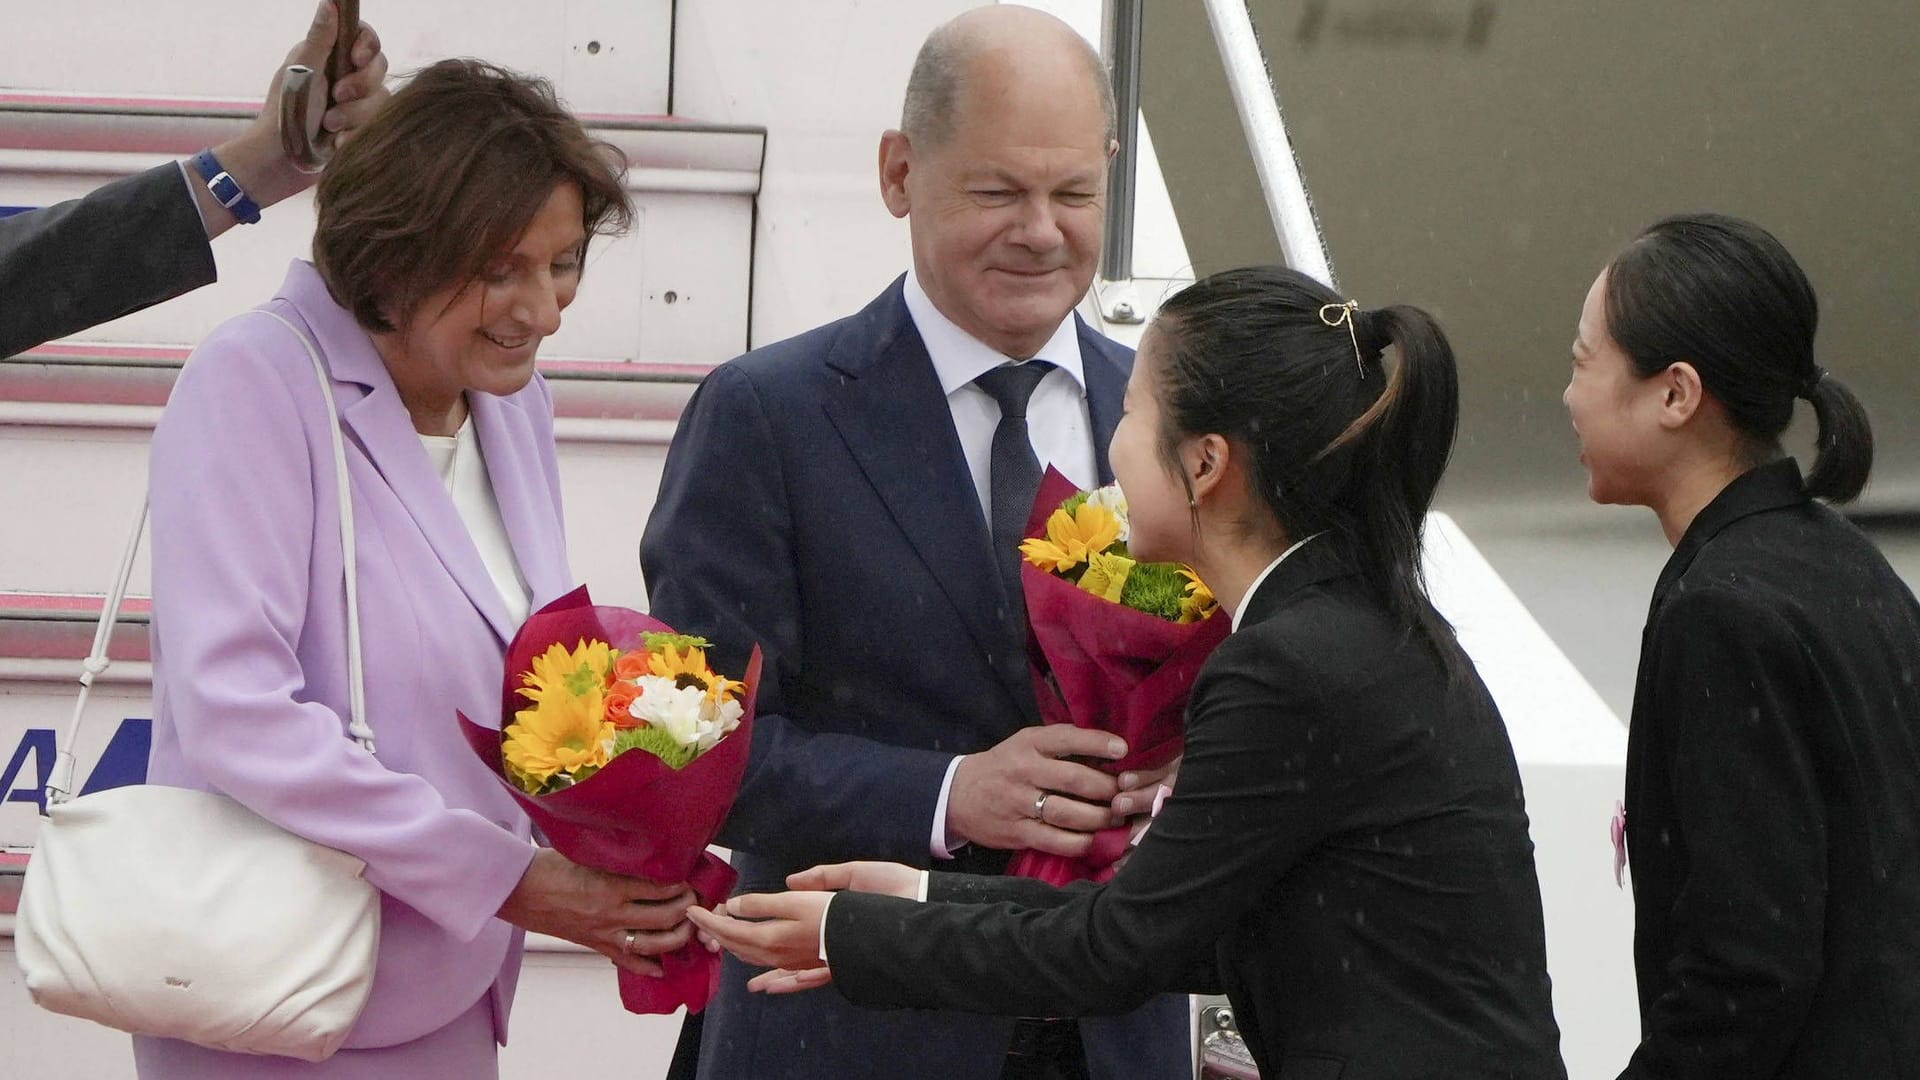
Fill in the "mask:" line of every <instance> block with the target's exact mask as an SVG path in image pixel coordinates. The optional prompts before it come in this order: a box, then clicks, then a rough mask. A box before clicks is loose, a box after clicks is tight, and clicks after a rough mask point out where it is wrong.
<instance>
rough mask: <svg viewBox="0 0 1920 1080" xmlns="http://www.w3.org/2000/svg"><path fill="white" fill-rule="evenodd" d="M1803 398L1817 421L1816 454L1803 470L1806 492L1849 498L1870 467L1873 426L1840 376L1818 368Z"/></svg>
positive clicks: (1863, 483)
mask: <svg viewBox="0 0 1920 1080" xmlns="http://www.w3.org/2000/svg"><path fill="white" fill-rule="evenodd" d="M1805 396H1806V398H1807V400H1808V401H1809V402H1811V403H1812V404H1813V415H1814V418H1815V419H1816V420H1818V421H1819V424H1820V434H1819V435H1818V436H1816V437H1815V438H1814V443H1813V445H1814V449H1815V451H1816V452H1817V454H1818V456H1817V457H1815V458H1814V461H1813V471H1812V472H1810V473H1808V474H1807V494H1809V495H1813V496H1816V497H1818V498H1822V499H1826V500H1827V501H1828V502H1837V503H1844V502H1852V501H1853V500H1854V499H1856V498H1858V497H1859V495H1860V489H1861V488H1864V487H1866V486H1867V475H1868V474H1869V473H1871V472H1872V471H1873V428H1872V426H1871V425H1869V424H1868V423H1867V410H1866V408H1865V407H1864V406H1862V405H1861V404H1860V399H1859V398H1857V397H1854V396H1853V391H1851V390H1849V389H1847V388H1846V386H1845V385H1844V384H1843V383H1841V382H1840V380H1838V379H1836V378H1834V377H1833V376H1831V375H1829V374H1827V373H1826V372H1824V371H1823V372H1820V373H1819V374H1818V375H1817V376H1816V377H1815V378H1814V380H1813V382H1812V384H1811V385H1810V386H1808V387H1807V390H1806V395H1805Z"/></svg>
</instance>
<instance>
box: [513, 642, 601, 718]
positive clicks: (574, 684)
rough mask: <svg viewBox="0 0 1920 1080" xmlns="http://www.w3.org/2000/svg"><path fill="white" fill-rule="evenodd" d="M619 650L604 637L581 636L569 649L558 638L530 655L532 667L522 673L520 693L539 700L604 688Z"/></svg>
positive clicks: (575, 694)
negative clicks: (582, 637) (543, 648)
mask: <svg viewBox="0 0 1920 1080" xmlns="http://www.w3.org/2000/svg"><path fill="white" fill-rule="evenodd" d="M619 656H620V654H619V653H618V652H617V651H615V650H614V648H613V646H611V645H608V644H607V643H606V642H604V641H598V640H588V639H582V640H581V641H580V643H579V644H577V645H575V646H574V647H573V648H572V649H568V648H567V647H566V646H564V645H562V644H560V643H559V642H557V641H556V642H554V643H553V644H552V645H549V646H547V651H546V652H544V653H541V654H540V655H539V656H536V657H534V658H533V670H532V671H530V672H528V673H527V674H526V675H523V676H521V680H520V681H521V682H522V683H523V684H524V685H523V686H522V687H521V688H520V691H519V693H520V696H521V697H523V698H526V699H527V700H528V701H531V702H533V703H535V704H536V705H537V704H540V703H542V702H544V701H546V700H548V699H549V698H551V697H553V696H554V695H555V694H565V695H571V696H574V697H582V696H585V695H586V694H588V693H590V692H598V691H600V690H604V689H605V688H606V685H607V683H608V682H610V681H611V680H612V676H613V665H614V662H615V661H616V660H617V659H618V658H619Z"/></svg>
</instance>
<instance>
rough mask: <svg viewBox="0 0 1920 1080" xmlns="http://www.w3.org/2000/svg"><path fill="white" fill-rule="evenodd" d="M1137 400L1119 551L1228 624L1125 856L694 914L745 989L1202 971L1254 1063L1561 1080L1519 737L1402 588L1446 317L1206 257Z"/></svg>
mask: <svg viewBox="0 0 1920 1080" xmlns="http://www.w3.org/2000/svg"><path fill="white" fill-rule="evenodd" d="M1389 345H1391V346H1393V351H1394V352H1395V353H1396V354H1397V355H1398V362H1397V363H1395V364H1393V365H1392V366H1391V368H1390V369H1389V367H1388V366H1387V365H1386V364H1384V362H1383V355H1382V354H1383V351H1384V350H1385V349H1386V348H1387V347H1388V346H1389ZM1126 409H1127V412H1126V415H1125V417H1124V419H1123V420H1122V421H1121V423H1120V426H1119V429H1118V430H1117V431H1116V432H1115V434H1114V437H1113V443H1112V448H1111V457H1112V461H1113V468H1114V473H1115V475H1116V477H1117V478H1118V479H1119V481H1120V484H1121V486H1122V487H1123V488H1124V489H1125V492H1126V495H1127V500H1128V503H1129V506H1130V520H1131V529H1132V535H1131V540H1130V545H1131V548H1132V551H1133V554H1134V555H1136V556H1137V557H1139V558H1142V559H1149V560H1168V561H1181V562H1186V563H1189V564H1191V565H1192V566H1193V567H1194V568H1195V569H1196V570H1197V571H1198V572H1199V574H1200V576H1201V577H1202V578H1204V579H1205V580H1206V581H1207V582H1208V584H1209V585H1211V586H1212V588H1213V591H1214V593H1215V594H1216V595H1217V596H1218V597H1219V598H1220V602H1221V604H1222V606H1223V608H1224V609H1225V610H1226V612H1228V613H1230V616H1231V618H1232V619H1233V621H1234V627H1235V632H1234V633H1233V634H1232V635H1230V636H1229V637H1228V638H1227V639H1226V641H1225V642H1224V643H1223V644H1222V645H1221V646H1220V647H1219V648H1218V650H1217V651H1216V652H1215V653H1214V655H1213V657H1212V658H1211V659H1210V660H1209V661H1208V662H1207V665H1206V667H1205V669H1204V670H1203V671H1202V673H1201V675H1200V676H1199V679H1198V681H1197V682H1196V683H1195V686H1194V691H1193V697H1192V700H1191V703H1190V705H1189V710H1188V722H1187V737H1186V754H1185V759H1184V762H1183V764H1182V766H1181V769H1180V776H1179V782H1178V785H1177V790H1176V792H1175V794H1174V795H1173V797H1172V798H1171V799H1170V800H1168V802H1167V803H1166V805H1165V807H1164V809H1163V810H1162V812H1161V813H1160V815H1159V817H1158V818H1157V819H1156V820H1155V822H1154V824H1153V826H1152V828H1151V830H1150V831H1149V832H1148V833H1147V834H1146V837H1145V838H1144V840H1143V842H1142V843H1141V845H1140V847H1139V848H1138V850H1136V851H1135V852H1134V854H1133V856H1132V858H1131V860H1130V861H1129V862H1127V863H1126V864H1125V866H1124V867H1123V868H1122V869H1121V871H1120V873H1119V874H1118V876H1116V877H1115V878H1114V879H1113V880H1112V881H1111V882H1110V883H1108V884H1106V885H1092V884H1080V885H1077V886H1073V887H1069V888H1066V889H1058V890H1056V889H1053V888H1051V887H1049V886H1046V885H1043V884H1040V883H1038V882H1034V881H1028V880H1022V879H1017V878H980V877H968V876H961V875H947V874H939V873H936V874H933V875H931V880H930V881H923V880H922V876H921V874H920V872H919V871H915V870H910V869H908V868H906V867H901V866H894V865H891V864H874V863H855V864H845V865H841V866H836V867H820V868H815V869H814V870H810V871H806V872H804V873H801V874H797V875H794V877H793V878H792V879H790V880H789V884H790V885H791V886H792V887H793V888H795V889H799V890H816V891H800V892H792V893H783V894H776V895H763V896H745V897H737V898H735V899H733V900H730V901H728V903H727V904H726V905H725V907H724V910H723V911H721V912H716V913H713V914H708V913H706V912H701V913H699V923H700V925H701V927H702V928H703V929H704V930H705V931H706V932H707V933H708V934H709V935H711V938H712V939H713V940H716V941H718V942H719V943H721V944H724V945H725V946H726V947H727V948H729V949H730V950H732V951H734V952H735V953H736V954H738V955H739V956H741V958H742V959H745V960H747V961H748V962H750V963H756V964H762V965H766V966H769V967H772V968H775V969H777V970H775V971H771V972H768V973H766V974H763V975H762V976H760V977H759V978H758V979H757V980H756V984H757V988H759V989H763V990H772V991H792V990H799V989H806V988H810V987H813V986H818V985H821V984H823V983H825V982H827V981H829V980H830V981H831V982H832V983H833V984H834V985H835V986H836V987H837V988H838V990H839V992H840V993H842V994H845V995H846V996H847V997H848V998H849V999H850V1000H852V1001H853V1002H855V1003H857V1004H862V1005H873V1006H915V1007H923V1008H935V1007H937V1008H947V1009H963V1010H971V1011H975V1012H982V1013H997V1014H1002V1015H1074V1014H1084V1013H1118V1012H1123V1011H1125V1010H1127V1009H1129V1008H1132V1007H1134V1006H1136V1005H1138V1004H1139V1003H1140V1002H1142V1001H1145V1000H1146V999H1147V998H1148V997H1149V996H1150V995H1152V994H1154V993H1156V992H1159V991H1163V990H1183V991H1196V992H1207V991H1211V992H1219V991H1221V990H1222V989H1224V991H1225V992H1226V994H1227V996H1228V997H1229V998H1230V999H1232V1001H1233V1003H1234V1006H1235V1016H1236V1018H1237V1020H1238V1021H1239V1024H1240V1026H1241V1029H1242V1031H1243V1033H1244V1034H1245V1035H1246V1036H1247V1039H1248V1042H1249V1044H1250V1046H1251V1047H1252V1049H1253V1052H1254V1055H1255V1057H1256V1058H1257V1060H1258V1061H1259V1063H1260V1066H1261V1069H1262V1072H1263V1074H1264V1075H1266V1076H1268V1077H1284V1078H1286V1080H1299V1078H1326V1077H1341V1078H1343V1080H1372V1078H1383V1077H1411V1076H1420V1077H1435V1078H1444V1077H1458V1078H1461V1080H1469V1078H1470V1080H1490V1078H1498V1077H1525V1078H1529V1080H1531V1078H1558V1077H1562V1076H1564V1075H1565V1073H1564V1070H1563V1068H1562V1066H1561V1062H1560V1056H1559V1049H1558V1043H1559V1030H1558V1028H1557V1027H1556V1025H1555V1023H1554V1018H1553V1010H1552V1003H1551V995H1550V988H1549V983H1548V979H1547V973H1546V970H1545V962H1546V949H1545V942H1544V935H1543V931H1542V928H1541V910H1540V893H1539V886H1538V883H1537V881H1536V879H1535V876H1534V864H1533V849H1532V844H1531V842H1530V840H1529V839H1528V834H1527V815H1526V809H1525V805H1524V802H1523V799H1522V796H1521V790H1520V777H1519V773H1518V771H1517V769H1516V767H1515V764H1514V759H1513V750H1512V747H1511V745H1510V744H1509V742H1508V739H1507V732H1506V728H1505V726H1504V725H1503V723H1502V722H1501V719H1500V714H1499V711H1498V710H1497V709H1496V708H1495V706H1494V703H1493V701H1492V699H1491V698H1490V697H1489V696H1488V694H1487V691H1486V688H1485V687H1484V686H1483V685H1482V684H1481V682H1480V679H1479V677H1478V675H1477V674H1476V673H1475V672H1474V669H1473V666H1472V664H1471V663H1470V662H1469V661H1468V660H1467V658H1466V656H1465V655H1464V654H1463V653H1462V652H1461V651H1460V648H1459V645H1458V644H1457V643H1456V642H1455V640H1454V636H1453V632H1452V629H1451V628H1450V627H1449V626H1448V625H1447V623H1446V622H1445V621H1444V620H1443V619H1442V618H1441V617H1440V616H1439V614H1438V613H1437V612H1435V610H1434V609H1433V607H1432V605H1431V604H1430V603H1429V602H1428V600H1427V596H1426V593H1425V591H1424V588H1423V586H1422V584H1421V580H1420V575H1419V565H1420V564H1419V557H1420V531H1419V530H1420V526H1421V522H1422V520H1423V517H1424V515H1425V513H1426V510H1427V506H1428V504H1429V502H1430V501H1431V500H1432V497H1433V492H1434V488H1435V486H1436V485H1437V484H1438V483H1439V481H1440V476H1441V473H1442V472H1443V471H1444V470H1445V467H1446V461H1447V457H1448V455H1449V453H1450V451H1451V448H1452V445H1453V437H1454V429H1455V426H1456V423H1457V418H1458V387H1457V379H1456V372H1455V368H1454V361H1453V355H1452V351H1451V350H1450V349H1449V347H1448V345H1447V342H1446V339H1445V338H1444V337H1443V336H1442V335H1441V332H1440V330H1439V328H1438V326H1436V325H1435V324H1434V322H1433V320H1432V319H1431V318H1430V317H1429V316H1428V315H1427V314H1426V313H1424V312H1422V311H1419V310H1417V309H1415V308H1410V307H1391V308H1385V309H1382V310H1378V311H1365V310H1358V309H1357V308H1355V307H1353V306H1351V305H1348V304H1346V303H1344V302H1343V299H1342V298H1341V297H1340V296H1339V295H1337V294H1335V293H1333V292H1332V291H1330V290H1328V289H1327V288H1326V287H1325V286H1323V285H1321V284H1319V283H1317V282H1315V281H1313V280H1312V279H1310V278H1307V277H1305V276H1304V275H1301V274H1299V273H1296V272H1294V271H1291V270H1286V269H1281V268H1257V269H1246V270H1235V271H1229V272H1227V273H1223V274H1218V275H1215V276H1213V277H1211V278H1208V279H1206V280H1204V281H1201V282H1199V283H1197V284H1195V285H1194V286H1192V287H1191V288H1189V289H1187V290H1185V291H1184V292H1181V293H1179V294H1178V295H1176V296H1174V297H1172V298H1171V299H1170V300H1168V302H1167V304H1166V306H1165V307H1164V308H1163V309H1162V311H1161V313H1160V315H1159V316H1158V318H1157V320H1156V321H1155V323H1154V325H1153V327H1152V328H1151V329H1150V330H1149V331H1148V333H1147V335H1146V338H1145V340H1144V342H1143V343H1142V346H1141V350H1140V354H1139V357H1138V359H1137V361H1136V363H1135V366H1134V369H1133V376H1132V380H1131V381H1130V383H1129V385H1128V388H1127V404H1126ZM1216 617H1220V616H1216ZM1039 805H1040V806H1041V807H1042V813H1044V807H1045V803H1044V801H1043V802H1041V803H1040V804H1039ZM836 889H838V890H846V891H840V892H837V893H835V892H831V891H818V890H836ZM922 889H924V890H925V891H924V892H922ZM884 894H892V895H884ZM917 895H924V896H926V897H927V898H928V899H930V900H935V901H946V902H944V903H916V902H914V899H913V898H914V897H915V896H917ZM749 919H760V920H767V921H761V922H747V921H743V920H749ZM823 956H824V957H830V958H831V966H830V967H829V966H828V965H827V964H826V963H824V962H823Z"/></svg>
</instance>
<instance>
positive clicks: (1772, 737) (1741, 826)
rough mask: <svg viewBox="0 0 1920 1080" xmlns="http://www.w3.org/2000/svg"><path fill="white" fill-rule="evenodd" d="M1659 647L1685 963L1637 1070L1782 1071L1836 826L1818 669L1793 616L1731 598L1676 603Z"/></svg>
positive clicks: (1661, 1073) (1657, 1013)
mask: <svg viewBox="0 0 1920 1080" xmlns="http://www.w3.org/2000/svg"><path fill="white" fill-rule="evenodd" d="M1648 644H1649V648H1650V649H1652V650H1653V659H1654V662H1655V664H1656V665H1657V667H1656V670H1657V671H1658V676H1657V682H1656V683H1655V686H1654V692H1656V693H1657V694H1659V695H1660V698H1659V700H1660V701H1661V702H1662V703H1663V708H1664V712H1665V714H1666V715H1668V716H1670V717H1672V718H1673V721H1674V723H1673V727H1672V735H1671V742H1670V743H1669V744H1668V745H1667V747H1666V752H1667V753H1669V754H1670V755H1671V757H1672V765H1671V768H1672V778H1673V792H1672V797H1673V800H1674V807H1675V810H1676V816H1677V819H1678V831H1679V834H1680V837H1681V838H1682V840H1683V842H1684V843H1685V844H1686V849H1687V856H1688V860H1689V868H1688V874H1687V877H1686V879H1685V880H1684V881H1683V882H1682V883H1681V885H1680V888H1679V891H1678V893H1677V896H1676V899H1675V901H1674V905H1673V919H1672V924H1673V926H1674V927H1675V934H1676V948H1675V956H1674V960H1673V962H1672V963H1671V965H1670V966H1669V967H1668V970H1667V971H1666V973H1665V984H1664V989H1663V990H1662V992H1661V993H1660V994H1659V996H1658V997H1657V998H1656V999H1655V1000H1654V1001H1652V1002H1651V1003H1650V1004H1649V1007H1648V1008H1647V1010H1646V1014H1645V1018H1644V1022H1643V1025H1642V1027H1643V1036H1642V1041H1641V1043H1640V1046H1639V1048H1638V1049H1637V1050H1636V1051H1635V1052H1634V1055H1633V1058H1632V1060H1631V1061H1630V1062H1629V1064H1628V1066H1627V1069H1626V1071H1625V1072H1624V1073H1622V1074H1621V1075H1622V1076H1623V1077H1628V1078H1635V1080H1641V1078H1645V1080H1653V1078H1660V1077H1678V1076H1687V1077H1727V1078H1729V1080H1731V1078H1734V1077H1758V1076H1773V1075H1775V1074H1776V1073H1777V1072H1778V1071H1779V1069H1780V1068H1781V1066H1782V1064H1783V1062H1784V1059H1785V1056H1786V1054H1787V1052H1788V1051H1789V1049H1790V1048H1791V1047H1792V1046H1793V1043H1794V1038H1795V1036H1796V1034H1797V1033H1798V1032H1799V1031H1800V1029H1801V1026H1802V1023H1803V1021H1804V1019H1805V1017H1806V1014H1807V1010H1808V1008H1809V1006H1810V1004H1811V1001H1812V997H1813V992H1814V989H1815V988H1816V987H1817V986H1818V984H1819V981H1820V973H1821V943H1822V938H1823V934H1824V925H1825V914H1826V891H1827V874H1826V862H1827V847H1826V822H1825V814H1824V810H1823V804H1822V801H1821V797H1820V791H1819V786H1818V780H1817V778H1816V775H1815V771H1814V766H1813V762H1812V759H1811V756H1810V755H1809V753H1808V743H1807V736H1806V733H1805V732H1804V731H1803V730H1802V724H1803V723H1804V721H1805V715H1806V711H1805V709H1804V708H1803V706H1802V705H1801V702H1802V701H1803V700H1804V699H1805V695H1806V680H1807V678H1808V670H1809V669H1808V665H1807V663H1806V662H1805V660H1804V658H1803V656H1802V653H1801V649H1800V646H1799V644H1798V641H1797V639H1796V637H1795V635H1794V634H1793V633H1792V631H1791V630H1790V629H1789V628H1788V627H1787V626H1786V625H1785V624H1784V623H1783V622H1782V621H1781V620H1780V619H1779V617H1778V616H1777V615H1775V614H1773V613H1771V612H1769V611H1767V610H1765V609H1763V608H1761V607H1759V606H1757V605H1755V604H1753V603H1752V602H1751V601H1749V600H1747V599H1745V598H1743V597H1741V596H1739V595H1737V594H1734V593H1732V592H1729V591H1726V590H1721V589H1694V590H1689V591H1685V592H1681V593H1678V594H1677V595H1675V596H1674V598H1673V599H1671V600H1669V601H1668V602H1667V604H1666V606H1665V608H1664V609H1663V610H1662V612H1661V614H1660V619H1659V624H1658V628H1657V631H1656V634H1655V636H1654V639H1653V640H1652V641H1650V642H1649V643H1648ZM1627 813H1628V814H1629V815H1631V814H1632V813H1633V808H1632V807H1631V806H1629V807H1628V808H1627Z"/></svg>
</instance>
